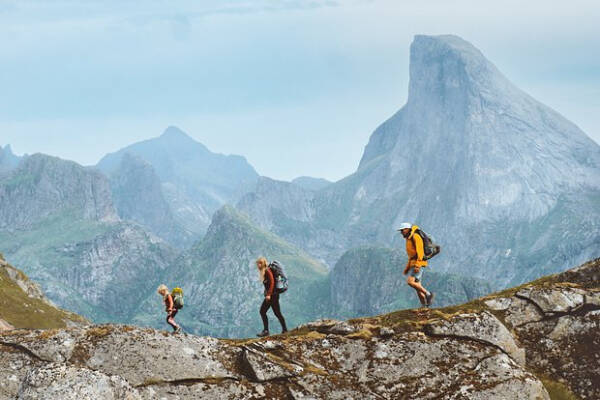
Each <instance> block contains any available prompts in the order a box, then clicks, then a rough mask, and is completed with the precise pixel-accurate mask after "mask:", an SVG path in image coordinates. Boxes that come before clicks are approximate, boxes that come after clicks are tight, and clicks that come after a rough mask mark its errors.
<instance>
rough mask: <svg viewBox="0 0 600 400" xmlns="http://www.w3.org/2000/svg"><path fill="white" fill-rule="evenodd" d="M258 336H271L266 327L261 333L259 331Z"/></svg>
mask: <svg viewBox="0 0 600 400" xmlns="http://www.w3.org/2000/svg"><path fill="white" fill-rule="evenodd" d="M256 336H258V337H265V336H269V331H268V330H266V329H265V330H263V331H262V332H261V333H257V334H256Z"/></svg>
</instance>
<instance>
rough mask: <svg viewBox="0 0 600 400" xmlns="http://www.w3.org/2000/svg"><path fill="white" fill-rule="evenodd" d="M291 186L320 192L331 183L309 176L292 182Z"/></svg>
mask: <svg viewBox="0 0 600 400" xmlns="http://www.w3.org/2000/svg"><path fill="white" fill-rule="evenodd" d="M292 183H293V184H295V185H298V186H300V187H302V188H304V189H307V190H320V189H323V188H325V187H327V186H329V185H331V183H332V182H330V181H328V180H327V179H323V178H312V177H310V176H301V177H299V178H296V179H294V180H293V181H292Z"/></svg>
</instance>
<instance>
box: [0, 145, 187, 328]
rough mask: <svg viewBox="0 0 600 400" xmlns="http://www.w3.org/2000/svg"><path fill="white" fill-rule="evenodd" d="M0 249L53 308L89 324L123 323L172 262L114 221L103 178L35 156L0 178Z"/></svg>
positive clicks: (159, 245) (147, 239)
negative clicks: (47, 299) (94, 322)
mask: <svg viewBox="0 0 600 400" xmlns="http://www.w3.org/2000/svg"><path fill="white" fill-rule="evenodd" d="M0 251H2V252H3V253H4V254H5V256H6V259H7V260H9V261H11V262H12V263H14V264H16V265H20V266H22V268H23V270H24V271H25V272H26V273H27V274H28V275H29V276H30V277H31V278H32V279H34V280H35V281H36V282H39V283H40V284H41V286H42V288H43V289H44V291H45V293H46V295H47V296H48V297H49V298H50V299H51V300H52V301H53V302H55V303H56V304H58V305H60V306H61V307H65V308H67V309H70V310H73V311H75V312H77V313H79V314H81V315H84V316H86V317H88V318H90V319H92V320H94V321H107V320H111V321H122V322H124V321H127V320H128V319H129V318H130V313H132V312H133V309H135V308H136V307H137V305H138V303H139V301H140V299H141V297H144V296H145V295H146V293H147V291H148V290H150V287H151V286H152V287H153V286H154V281H152V279H153V277H155V276H157V275H161V271H162V270H164V268H166V266H167V265H169V264H170V263H171V262H172V261H173V259H174V258H175V252H174V251H173V250H172V249H171V248H170V246H168V245H167V244H165V243H164V242H162V241H161V240H160V239H159V238H157V237H155V236H153V235H151V234H148V233H147V232H145V231H144V230H143V229H142V228H141V227H140V226H137V225H134V224H132V223H129V222H123V221H121V220H120V219H119V217H118V216H117V213H116V211H115V209H114V207H113V204H112V200H111V190H110V185H109V182H108V180H107V179H106V177H105V176H104V175H102V174H101V173H99V172H98V171H95V170H92V169H89V168H84V167H82V166H80V165H78V164H76V163H74V162H71V161H64V160H61V159H58V158H55V157H50V156H45V155H42V154H36V155H33V156H30V157H28V158H26V159H25V160H23V161H22V162H21V163H20V165H19V166H18V167H17V168H16V169H14V170H13V171H11V172H10V173H9V174H8V175H5V176H3V177H2V178H0Z"/></svg>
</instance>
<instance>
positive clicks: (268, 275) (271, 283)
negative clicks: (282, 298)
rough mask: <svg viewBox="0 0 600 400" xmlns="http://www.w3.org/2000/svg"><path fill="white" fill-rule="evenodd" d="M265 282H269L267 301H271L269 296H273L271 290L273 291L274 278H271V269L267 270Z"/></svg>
mask: <svg viewBox="0 0 600 400" xmlns="http://www.w3.org/2000/svg"><path fill="white" fill-rule="evenodd" d="M266 272H267V280H268V281H269V288H268V289H267V296H266V297H267V300H271V295H273V290H275V277H274V276H273V272H271V268H267V271H266Z"/></svg>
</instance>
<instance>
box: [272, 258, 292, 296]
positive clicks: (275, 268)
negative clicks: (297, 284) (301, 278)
mask: <svg viewBox="0 0 600 400" xmlns="http://www.w3.org/2000/svg"><path fill="white" fill-rule="evenodd" d="M269 268H270V269H271V272H273V278H274V279H275V291H276V292H277V293H283V292H285V291H286V290H288V279H287V276H285V272H284V271H283V266H282V265H281V264H280V263H279V262H278V261H275V260H273V261H271V264H269Z"/></svg>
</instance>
